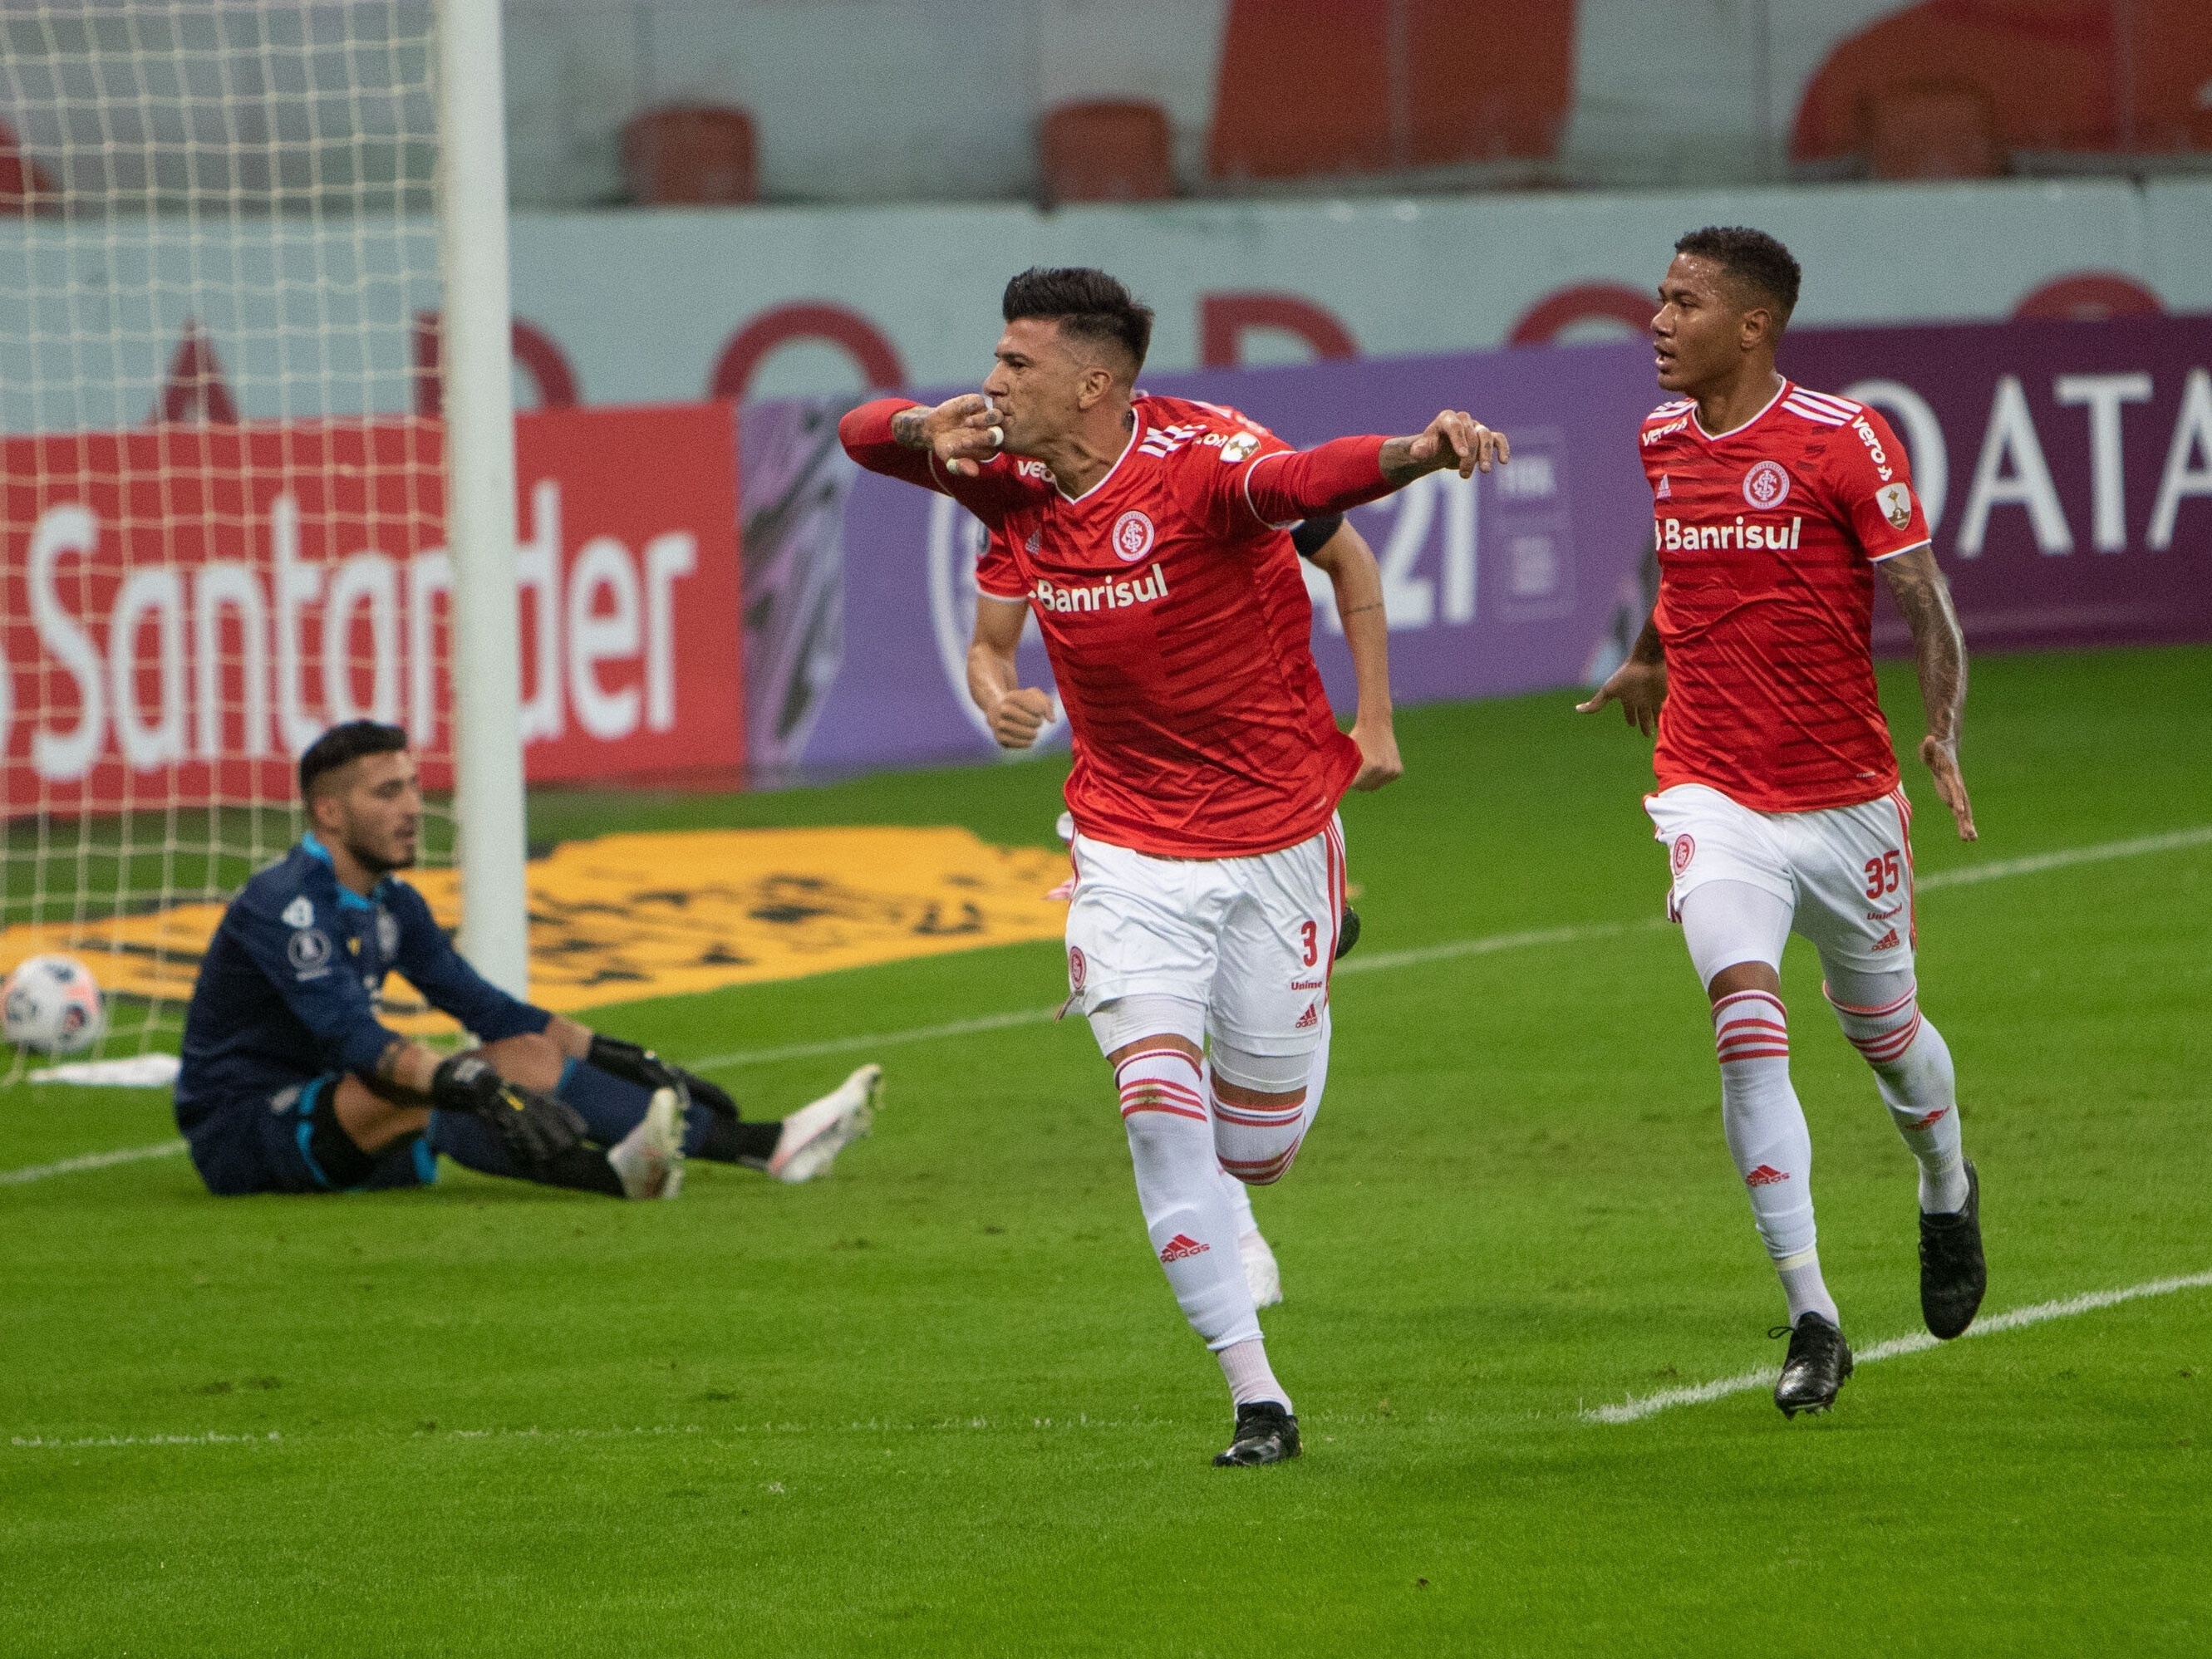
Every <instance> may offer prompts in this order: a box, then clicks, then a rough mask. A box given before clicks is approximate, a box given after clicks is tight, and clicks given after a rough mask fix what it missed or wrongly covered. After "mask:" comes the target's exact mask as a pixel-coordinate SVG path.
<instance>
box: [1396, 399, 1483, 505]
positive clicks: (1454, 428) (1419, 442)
mask: <svg viewBox="0 0 2212 1659" xmlns="http://www.w3.org/2000/svg"><path fill="white" fill-rule="evenodd" d="M1381 459H1382V466H1383V477H1385V478H1388V479H1389V481H1390V485H1391V488H1392V489H1403V488H1404V487H1405V486H1406V485H1407V484H1409V483H1413V480H1414V479H1416V478H1419V477H1424V476H1425V475H1426V474H1428V473H1431V472H1442V471H1445V470H1446V469H1447V468H1449V470H1450V471H1455V472H1456V473H1458V474H1459V476H1460V477H1462V478H1472V477H1474V475H1475V472H1476V471H1477V470H1478V469H1479V470H1480V471H1484V472H1487V471H1490V469H1491V468H1492V466H1503V465H1505V463H1506V462H1508V461H1510V459H1513V446H1512V445H1511V444H1510V443H1509V442H1507V441H1506V438H1505V435H1504V433H1503V432H1498V431H1494V430H1492V428H1489V427H1486V426H1485V425H1484V424H1483V423H1482V422H1480V421H1478V420H1476V419H1475V418H1474V416H1472V415H1470V414H1468V412H1467V411H1466V410H1463V409H1447V410H1444V411H1443V413H1442V414H1440V415H1438V416H1437V418H1436V419H1435V420H1433V421H1431V422H1429V423H1428V425H1426V426H1425V427H1424V428H1421V430H1420V431H1419V432H1417V433H1415V434H1414V435H1413V436H1412V437H1410V438H1390V439H1387V440H1385V441H1384V442H1383V454H1382V458H1381Z"/></svg>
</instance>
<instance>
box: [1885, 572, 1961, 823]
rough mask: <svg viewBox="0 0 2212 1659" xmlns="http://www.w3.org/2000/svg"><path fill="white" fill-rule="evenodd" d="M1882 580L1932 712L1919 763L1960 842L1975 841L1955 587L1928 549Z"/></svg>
mask: <svg viewBox="0 0 2212 1659" xmlns="http://www.w3.org/2000/svg"><path fill="white" fill-rule="evenodd" d="M1881 574H1883V575H1884V576H1885V577H1887V579H1888V581H1889V591H1890V593H1891V595H1892V597H1893V598H1894V599H1896V600H1897V608H1898V609H1899V611H1903V612H1904V613H1905V622H1906V623H1908V624H1909V625H1910V626H1911V629H1912V659H1913V664H1914V665H1915V666H1916V667H1917V669H1918V670H1919V671H1920V701H1921V702H1923V704H1925V705H1926V706H1927V709H1928V735H1927V736H1926V737H1924V738H1921V740H1920V758H1921V760H1922V761H1923V763H1926V765H1927V768H1928V770H1929V775H1931V776H1932V777H1933V778H1934V779H1935V781H1936V793H1937V794H1939V795H1941V796H1942V798H1943V805H1946V806H1948V807H1949V808H1950V809H1951V816H1952V817H1953V818H1954V819H1955V820H1956V821H1957V823H1958V825H1959V839H1960V841H1975V840H1978V839H1979V838H1980V834H1981V832H1980V831H1979V830H1978V829H1975V828H1974V807H1973V803H1972V801H1971V800H1969V799H1967V797H1966V776H1965V775H1964V774H1963V773H1961V772H1960V770H1959V728H1960V726H1961V725H1962V724H1963V723H1964V721H1965V720H1966V635H1965V634H1964V633H1962V632H1961V631H1960V628H1959V613H1958V612H1957V611H1955V610H1954V609H1953V608H1952V605H1951V586H1950V584H1949V583H1948V582H1947V581H1945V580H1943V572H1942V568H1940V567H1939V566H1938V565H1937V564H1936V554H1935V550H1933V549H1932V548H1930V547H1928V546H1927V545H1925V544H1923V545H1921V546H1919V547H1916V548H1914V549H1912V550H1911V551H1910V552H1906V553H1899V554H1897V555H1896V556H1893V557H1891V558H1887V559H1884V560H1883V561H1882V562H1881Z"/></svg>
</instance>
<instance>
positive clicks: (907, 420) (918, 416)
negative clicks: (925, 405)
mask: <svg viewBox="0 0 2212 1659" xmlns="http://www.w3.org/2000/svg"><path fill="white" fill-rule="evenodd" d="M928 417H929V411H928V410H926V409H902V410H899V412H898V413H897V414H896V415H894V416H891V436H892V438H893V439H895V440H896V441H897V442H899V443H902V444H903V445H905V446H906V447H907V448H908V449H927V448H928V447H929V438H928V435H927V432H926V431H925V429H924V428H923V425H922V422H924V421H926V420H927V419H928Z"/></svg>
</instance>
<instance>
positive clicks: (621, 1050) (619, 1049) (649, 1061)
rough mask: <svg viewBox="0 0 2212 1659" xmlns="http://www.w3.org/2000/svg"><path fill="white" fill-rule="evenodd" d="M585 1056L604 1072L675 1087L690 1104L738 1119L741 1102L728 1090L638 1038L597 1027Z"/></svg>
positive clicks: (659, 1086)
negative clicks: (603, 1031) (670, 1060)
mask: <svg viewBox="0 0 2212 1659" xmlns="http://www.w3.org/2000/svg"><path fill="white" fill-rule="evenodd" d="M584 1060H585V1063H586V1065H590V1066H598V1067H599V1070H601V1071H602V1072H605V1073H610V1074H611V1075H612V1076H615V1077H618V1078H623V1079H628V1080H629V1082H632V1083H635V1084H637V1085H640V1086H641V1087H642V1088H647V1089H673V1090H675V1091H676V1092H677V1093H678V1095H680V1096H682V1097H683V1098H684V1102H685V1103H686V1104H688V1105H699V1106H704V1107H705V1108H706V1109H708V1111H710V1112H714V1113H716V1114H718V1115H720V1116H723V1117H726V1118H728V1119H730V1120H731V1121H733V1122H734V1121H736V1119H737V1115H738V1103H737V1102H736V1101H734V1100H732V1099H731V1098H730V1095H729V1091H727V1090H726V1089H723V1088H720V1087H719V1086H718V1085H714V1084H712V1083H709V1082H708V1081H707V1079H705V1078H703V1077H696V1076H694V1075H693V1074H692V1073H690V1072H687V1071H685V1070H684V1068H683V1067H682V1066H671V1065H670V1064H669V1063H668V1062H667V1061H666V1060H663V1059H662V1058H661V1057H660V1056H659V1054H655V1053H653V1050H652V1049H650V1048H640V1047H639V1046H638V1045H637V1044H636V1043H635V1042H623V1040H622V1039H621V1038H620V1037H611V1036H603V1035H601V1034H600V1033H599V1032H597V1031H594V1032H592V1048H591V1052H590V1053H589V1054H586V1055H585V1056H584Z"/></svg>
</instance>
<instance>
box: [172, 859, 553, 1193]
mask: <svg viewBox="0 0 2212 1659" xmlns="http://www.w3.org/2000/svg"><path fill="white" fill-rule="evenodd" d="M395 971H396V972H398V973H400V974H402V975H405V977H406V979H407V981H408V983H409V984H410V985H412V986H413V987H415V988H416V990H417V991H419V992H421V993H422V995H423V997H424V998H425V999H427V1000H428V1001H429V1003H430V1004H431V1006H434V1007H435V1008H438V1009H439V1010H441V1011H442V1012H445V1013H447V1014H449V1015H451V1016H452V1017H453V1018H455V1019H457V1020H459V1022H460V1023H461V1024H463V1025H464V1026H465V1027H466V1028H467V1029H468V1030H471V1031H472V1032H474V1033H475V1034H476V1035H477V1037H479V1038H480V1039H482V1040H483V1041H484V1042H498V1041H499V1040H500V1039H501V1038H503V1037H510V1036H519V1035H520V1034H522V1033H525V1032H536V1031H542V1030H544V1029H545V1026H546V1023H547V1021H548V1020H550V1018H552V1016H551V1015H550V1014H549V1013H547V1012H546V1011H545V1010H544V1009H543V1008H536V1007H532V1006H531V1005H530V1004H528V1003H526V1002H521V1001H519V1000H516V999H515V998H513V997H511V996H509V995H508V994H507V993H506V992H504V991H502V990H501V989H500V988H499V987H497V986H495V985H493V984H492V983H491V982H490V981H488V980H486V979H485V978H484V977H483V975H481V974H479V973H477V970H476V969H473V968H471V967H470V966H469V964H468V963H466V962H465V961H464V960H463V959H462V957H461V955H460V953H459V951H456V950H454V949H453V945H452V943H451V941H449V940H448V939H447V938H446V936H445V933H443V932H442V931H441V929H440V928H439V927H438V924H437V922H436V921H435V919H434V918H433V917H432V916H431V915H430V907H429V906H428V904H427V903H426V902H424V901H423V898H422V895H421V894H420V893H418V892H416V890H414V889H413V888H412V887H410V886H409V885H408V884H406V883H405V882H404V881H400V880H398V879H397V878H393V877H391V876H386V877H385V878H383V879H382V880H381V881H380V882H378V883H377V884H376V886H375V888H374V890H372V891H371V892H370V893H369V894H368V896H366V897H364V896H362V895H361V894H358V893H356V892H354V891H353V890H350V889H349V888H347V887H345V886H344V885H343V884H341V883H340V882H339V880H338V878H337V871H336V870H335V869H334V868H333V867H332V866H331V856H330V854H329V853H328V852H327V851H326V850H325V848H323V847H322V845H321V844H320V843H319V842H317V841H316V840H315V838H314V837H313V836H307V837H306V838H305V839H304V840H303V841H301V843H300V845H299V846H297V847H295V848H293V849H292V851H291V852H290V853H289V854H286V855H285V856H284V857H283V859H282V860H279V861H278V862H276V864H273V865H271V866H270V867H269V868H268V869H266V870H264V871H262V872H260V873H259V874H258V875H257V876H255V877H254V878H252V880H251V881H249V882H247V883H246V885H245V887H244V888H243V889H242V890H240V893H239V895H238V896H237V897H236V898H234V899H233V900H232V901H231V903H230V908H228V910H227V911H225V912H224V913H223V918H222V926H221V927H218V928H217V929H216V935H215V939H214V940H213V942H212V943H210V945H209V946H208V951H207V956H206V957H205V959H204V961H203V962H202V963H201V964H200V973H199V982H198V983H197V985H196V986H195V987H193V990H192V1000H191V1006H190V1008H189V1009H188V1010H187V1012H186V1013H185V1041H184V1054H183V1069H182V1071H181V1072H180V1073H179V1075H178V1078H177V1091H176V1106H177V1127H178V1128H179V1129H180V1130H182V1131H183V1133H184V1135H185V1140H186V1141H187V1142H188V1143H189V1144H190V1146H191V1153H192V1162H193V1163H194V1164H196V1165H197V1167H198V1170H199V1172H200V1176H201V1178H202V1179H203V1180H204V1181H205V1182H207V1185H208V1188H209V1189H210V1191H212V1192H216V1193H223V1194H234V1193H249V1192H313V1191H319V1190H325V1189H328V1188H333V1187H356V1186H398V1185H407V1184H411V1183H412V1182H418V1181H427V1180H429V1179H432V1178H433V1176H434V1173H435V1167H436V1166H435V1158H434V1155H433V1152H432V1147H433V1146H437V1147H438V1149H439V1150H443V1151H447V1152H452V1153H453V1154H454V1155H455V1156H457V1157H462V1158H464V1160H465V1162H468V1163H471V1164H477V1162H478V1157H477V1155H476V1154H478V1153H482V1152H485V1151H486V1149H484V1148H479V1147H477V1146H475V1145H474V1144H473V1142H474V1141H475V1140H476V1139H477V1138H478V1137H477V1135H476V1134H475V1133H473V1132H474V1131H476V1130H477V1129H479V1128H481V1127H482V1126H480V1125H478V1124H477V1123H475V1122H474V1121H471V1120H461V1119H455V1120H453V1121H452V1122H451V1123H448V1122H447V1120H448V1119H451V1118H453V1115H452V1114H449V1113H443V1112H441V1113H439V1114H436V1115H435V1119H434V1123H433V1130H432V1134H431V1137H430V1139H429V1141H428V1142H427V1143H426V1142H425V1141H422V1140H410V1141H408V1142H405V1143H403V1144H402V1145H400V1146H397V1147H393V1148H391V1149H388V1150H387V1151H386V1153H385V1154H384V1155H383V1156H381V1157H380V1158H368V1155H367V1154H364V1153H362V1152H359V1151H358V1150H357V1149H354V1148H352V1147H351V1146H350V1143H349V1142H346V1141H345V1140H344V1139H343V1134H342V1133H340V1134H338V1135H337V1137H336V1138H335V1139H333V1137H332V1135H331V1133H330V1131H331V1128H332V1127H334V1119H333V1118H332V1117H331V1104H330V1098H329V1097H330V1094H331V1091H332V1090H333V1089H334V1088H335V1087H336V1085H337V1080H338V1079H339V1078H340V1077H341V1076H342V1075H343V1074H344V1073H349V1072H351V1073H356V1074H357V1075H359V1076H361V1077H362V1078H363V1079H368V1078H371V1077H373V1076H374V1073H375V1070H376V1064H377V1061H378V1060H379V1058H380V1057H381V1055H382V1054H383V1053H384V1050H385V1048H386V1046H387V1045H388V1044H390V1043H392V1042H394V1041H395V1040H397V1039H398V1034H397V1033H396V1032H393V1031H392V1030H389V1029H388V1028H387V1027H386V1025H385V1024H383V1023H382V1021H381V1019H380V1018H379V1016H380V1013H381V1012H382V1008H383V1000H384V981H385V976H386V975H387V974H390V973H392V972H395ZM455 1138H458V1139H459V1140H460V1141H465V1142H467V1143H470V1144H468V1145H465V1146H464V1145H461V1144H454V1145H445V1144H444V1143H445V1142H446V1141H447V1139H455ZM349 1154H350V1156H348V1155H349ZM501 1161H503V1160H501ZM333 1162H342V1163H343V1164H345V1166H346V1167H344V1168H343V1169H332V1168H330V1167H328V1166H329V1165H330V1164H331V1163H333Z"/></svg>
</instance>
